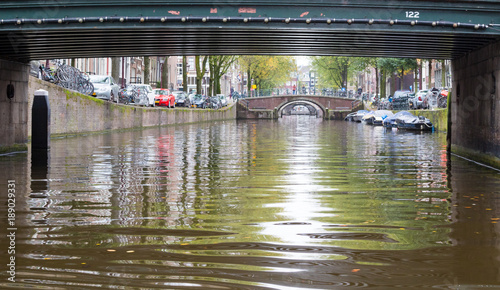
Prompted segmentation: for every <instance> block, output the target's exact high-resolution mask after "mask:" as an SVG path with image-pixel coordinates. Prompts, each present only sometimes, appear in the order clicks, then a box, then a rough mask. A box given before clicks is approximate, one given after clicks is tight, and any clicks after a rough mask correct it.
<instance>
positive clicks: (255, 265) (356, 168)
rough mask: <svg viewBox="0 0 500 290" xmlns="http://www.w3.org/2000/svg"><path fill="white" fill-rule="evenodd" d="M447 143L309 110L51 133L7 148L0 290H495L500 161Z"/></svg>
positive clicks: (0, 168) (2, 163)
mask: <svg viewBox="0 0 500 290" xmlns="http://www.w3.org/2000/svg"><path fill="white" fill-rule="evenodd" d="M445 149H446V142H445V135H444V134H442V133H425V134H422V133H412V132H401V131H386V130H384V129H383V128H381V127H372V126H366V125H363V124H359V123H349V122H342V121H329V122H324V121H322V120H321V119H316V118H313V117H309V116H292V117H286V118H283V119H280V120H277V121H268V120H259V121H226V122H213V123H203V124H195V125H183V126H176V127H164V128H154V129H147V130H141V131H128V132H119V133H109V134H96V135H88V136H79V137H71V138H64V139H55V140H52V148H51V151H50V154H49V156H48V160H44V159H42V161H40V160H38V159H37V161H36V164H33V165H32V164H31V155H32V154H33V155H34V156H38V155H37V154H38V153H32V152H29V153H27V154H26V153H25V154H22V153H21V154H13V155H8V156H2V157H0V174H1V175H0V176H1V180H0V187H1V189H0V192H1V193H2V195H1V203H0V206H1V212H2V213H3V214H2V217H1V220H2V225H3V226H2V229H1V232H2V233H3V235H2V236H3V238H2V239H1V242H0V248H1V250H0V253H1V258H2V259H1V261H2V263H1V264H2V265H3V266H2V268H1V269H4V268H5V265H6V264H8V263H10V261H11V260H10V259H12V257H14V258H15V267H14V270H15V271H14V272H13V273H12V272H9V269H10V270H12V267H7V269H5V270H2V272H1V274H0V275H1V276H0V277H1V278H2V281H0V288H2V289H7V288H21V289H26V288H37V289H93V288H112V289H153V288H157V289H340V288H349V287H351V288H358V287H359V288H361V287H371V288H373V289H391V288H401V289H411V288H413V289H422V288H434V289H479V288H481V289H482V288H489V289H491V288H500V261H499V257H500V255H499V250H500V246H499V245H500V244H499V240H498V234H499V233H500V229H499V224H498V222H499V221H500V200H499V196H500V174H499V171H495V170H493V169H489V168H486V167H482V166H479V165H477V164H475V163H472V162H470V161H466V160H463V159H461V158H458V157H456V156H453V155H451V156H450V155H447V153H446V150H445ZM44 162H45V163H44ZM39 163H41V164H39ZM44 164H45V166H44ZM47 164H48V166H47ZM9 184H15V189H16V190H15V197H16V200H15V209H16V212H15V217H13V216H11V220H8V208H9V203H8V202H7V196H8V195H7V192H8V188H11V186H9ZM8 221H12V222H14V224H7V222H8ZM12 233H14V236H15V238H14V239H12V238H9V237H7V238H6V236H7V235H11V236H12ZM12 240H14V241H13V242H12ZM12 246H13V247H14V248H13V249H14V250H15V255H12V254H9V252H8V250H9V249H10V250H12ZM12 274H14V277H15V283H12V282H11V281H9V280H8V278H11V279H12Z"/></svg>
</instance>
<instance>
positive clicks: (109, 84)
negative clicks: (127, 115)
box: [90, 75, 120, 102]
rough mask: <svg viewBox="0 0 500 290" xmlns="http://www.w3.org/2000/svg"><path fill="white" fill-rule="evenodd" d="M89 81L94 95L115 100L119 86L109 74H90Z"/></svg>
mask: <svg viewBox="0 0 500 290" xmlns="http://www.w3.org/2000/svg"><path fill="white" fill-rule="evenodd" d="M90 82H91V83H92V84H93V85H94V93H93V94H92V95H93V96H94V97H96V98H98V99H103V100H108V101H113V102H116V100H117V98H118V91H119V90H120V87H119V86H118V85H117V84H116V83H115V80H114V79H113V77H111V76H105V75H91V76H90Z"/></svg>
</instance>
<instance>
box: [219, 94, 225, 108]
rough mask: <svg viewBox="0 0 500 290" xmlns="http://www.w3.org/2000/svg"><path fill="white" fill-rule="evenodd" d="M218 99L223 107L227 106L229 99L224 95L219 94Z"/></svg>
mask: <svg viewBox="0 0 500 290" xmlns="http://www.w3.org/2000/svg"><path fill="white" fill-rule="evenodd" d="M217 97H218V98H219V99H220V102H221V105H222V106H223V107H225V106H227V98H226V96H224V95H223V94H217Z"/></svg>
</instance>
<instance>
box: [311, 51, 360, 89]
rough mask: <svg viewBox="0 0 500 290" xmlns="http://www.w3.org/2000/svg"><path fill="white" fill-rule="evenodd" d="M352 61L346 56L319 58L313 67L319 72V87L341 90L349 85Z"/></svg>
mask: <svg viewBox="0 0 500 290" xmlns="http://www.w3.org/2000/svg"><path fill="white" fill-rule="evenodd" d="M351 63H352V59H351V58H349V57H344V56H317V57H314V58H313V61H312V66H313V68H314V70H315V71H317V72H318V77H319V87H321V88H331V87H333V88H334V89H340V88H342V87H345V86H346V85H347V80H348V76H349V69H350V66H351Z"/></svg>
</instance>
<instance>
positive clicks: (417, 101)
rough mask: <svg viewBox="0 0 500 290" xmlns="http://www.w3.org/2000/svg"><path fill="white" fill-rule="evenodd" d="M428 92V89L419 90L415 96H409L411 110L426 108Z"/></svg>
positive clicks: (427, 105)
mask: <svg viewBox="0 0 500 290" xmlns="http://www.w3.org/2000/svg"><path fill="white" fill-rule="evenodd" d="M428 93H429V90H420V91H418V93H417V94H416V95H415V97H413V98H410V99H409V100H408V102H409V106H410V109H411V110H416V109H427V108H428V107H429V104H428V102H427V94H428Z"/></svg>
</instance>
